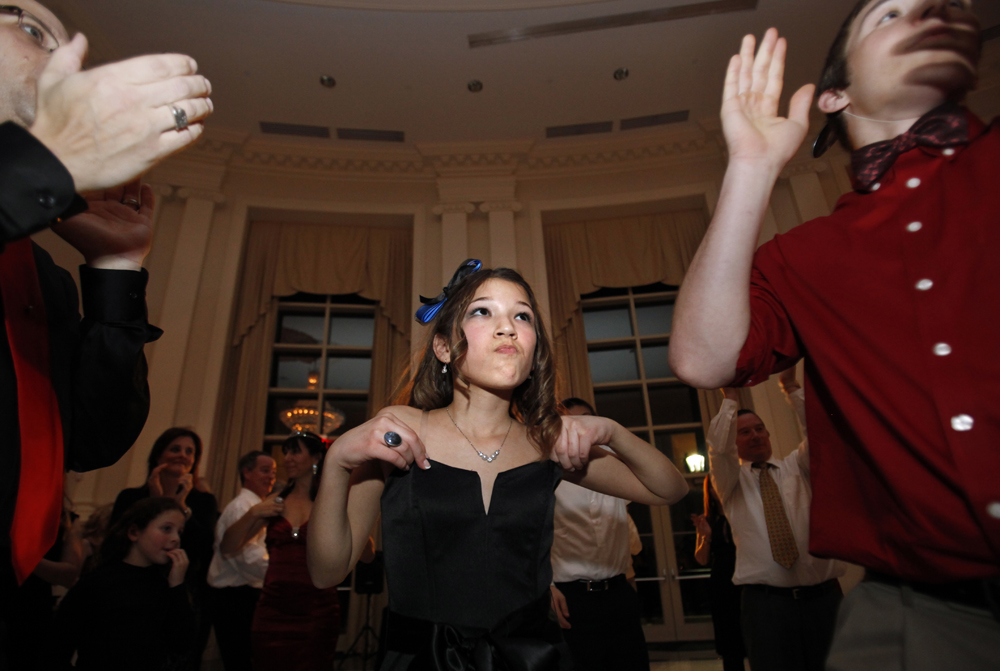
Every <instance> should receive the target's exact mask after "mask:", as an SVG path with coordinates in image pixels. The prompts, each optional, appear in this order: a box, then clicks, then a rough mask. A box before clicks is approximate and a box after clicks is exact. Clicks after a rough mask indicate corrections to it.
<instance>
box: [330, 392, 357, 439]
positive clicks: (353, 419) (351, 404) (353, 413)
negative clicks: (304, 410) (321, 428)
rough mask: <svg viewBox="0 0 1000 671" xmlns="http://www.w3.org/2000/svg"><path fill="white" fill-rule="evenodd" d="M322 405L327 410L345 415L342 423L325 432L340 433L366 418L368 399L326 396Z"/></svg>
mask: <svg viewBox="0 0 1000 671" xmlns="http://www.w3.org/2000/svg"><path fill="white" fill-rule="evenodd" d="M323 406H324V408H325V410H326V411H327V412H330V413H333V414H335V415H336V414H337V413H340V414H343V415H344V416H345V419H344V423H343V424H341V425H340V426H339V427H337V428H336V429H330V430H328V431H327V433H330V432H335V433H336V434H337V435H341V434H342V433H344V432H345V431H348V430H350V429H353V428H354V427H356V426H359V425H361V424H364V423H365V422H366V421H367V420H368V417H367V414H368V400H367V399H365V398H328V399H326V401H324V404H323Z"/></svg>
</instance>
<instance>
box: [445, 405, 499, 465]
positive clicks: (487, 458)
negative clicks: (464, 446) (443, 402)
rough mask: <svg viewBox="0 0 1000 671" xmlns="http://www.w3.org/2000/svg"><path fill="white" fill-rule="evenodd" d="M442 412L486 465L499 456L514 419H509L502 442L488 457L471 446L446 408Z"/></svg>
mask: <svg viewBox="0 0 1000 671" xmlns="http://www.w3.org/2000/svg"><path fill="white" fill-rule="evenodd" d="M444 411H445V412H446V413H447V414H448V419H450V420H451V423H452V424H454V425H455V428H456V429H458V432H459V433H460V434H462V437H463V438H465V439H466V440H468V441H469V445H471V446H472V449H474V450H475V451H476V454H478V455H479V456H480V457H481V458H482V460H483V461H485V462H487V463H492V462H493V460H494V459H496V458H497V457H498V456H500V450H502V449H503V445H504V443H506V442H507V436H509V435H510V427H512V426H514V418H513V417H511V419H510V424H508V425H507V433H505V434H503V440H502V441H500V447H498V448H497V451H496V452H494V453H493V454H491V455H490V456H486V455H485V454H483V453H482V452H480V451H479V449H478V448H477V447H476V446H475V445H473V444H472V441H471V440H469V437H468V436H467V435H465V431H462V429H461V428H459V426H458V422H456V421H455V418H454V417H452V416H451V411H450V410H448V408H445V409H444Z"/></svg>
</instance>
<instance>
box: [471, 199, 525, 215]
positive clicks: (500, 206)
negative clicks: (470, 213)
mask: <svg viewBox="0 0 1000 671" xmlns="http://www.w3.org/2000/svg"><path fill="white" fill-rule="evenodd" d="M522 209H524V205H522V204H521V203H520V202H518V201H516V200H498V201H487V202H485V203H480V204H479V211H480V212H487V213H489V212H520V211H521V210H522Z"/></svg>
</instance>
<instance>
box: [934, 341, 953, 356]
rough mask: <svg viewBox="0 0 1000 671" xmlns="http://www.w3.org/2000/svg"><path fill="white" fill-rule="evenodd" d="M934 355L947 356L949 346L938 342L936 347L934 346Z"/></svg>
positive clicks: (949, 351)
mask: <svg viewBox="0 0 1000 671" xmlns="http://www.w3.org/2000/svg"><path fill="white" fill-rule="evenodd" d="M934 353H935V354H937V355H938V356H948V355H949V354H951V345H949V344H948V343H946V342H939V343H938V344H937V345H934Z"/></svg>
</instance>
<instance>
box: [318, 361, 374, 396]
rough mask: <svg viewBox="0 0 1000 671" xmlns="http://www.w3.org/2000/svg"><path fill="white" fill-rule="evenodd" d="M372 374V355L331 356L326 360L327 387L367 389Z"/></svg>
mask: <svg viewBox="0 0 1000 671" xmlns="http://www.w3.org/2000/svg"><path fill="white" fill-rule="evenodd" d="M371 375H372V360H371V357H330V358H329V359H327V360H326V388H327V389H351V390H358V389H360V390H363V391H367V390H368V386H369V384H370V383H371Z"/></svg>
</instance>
